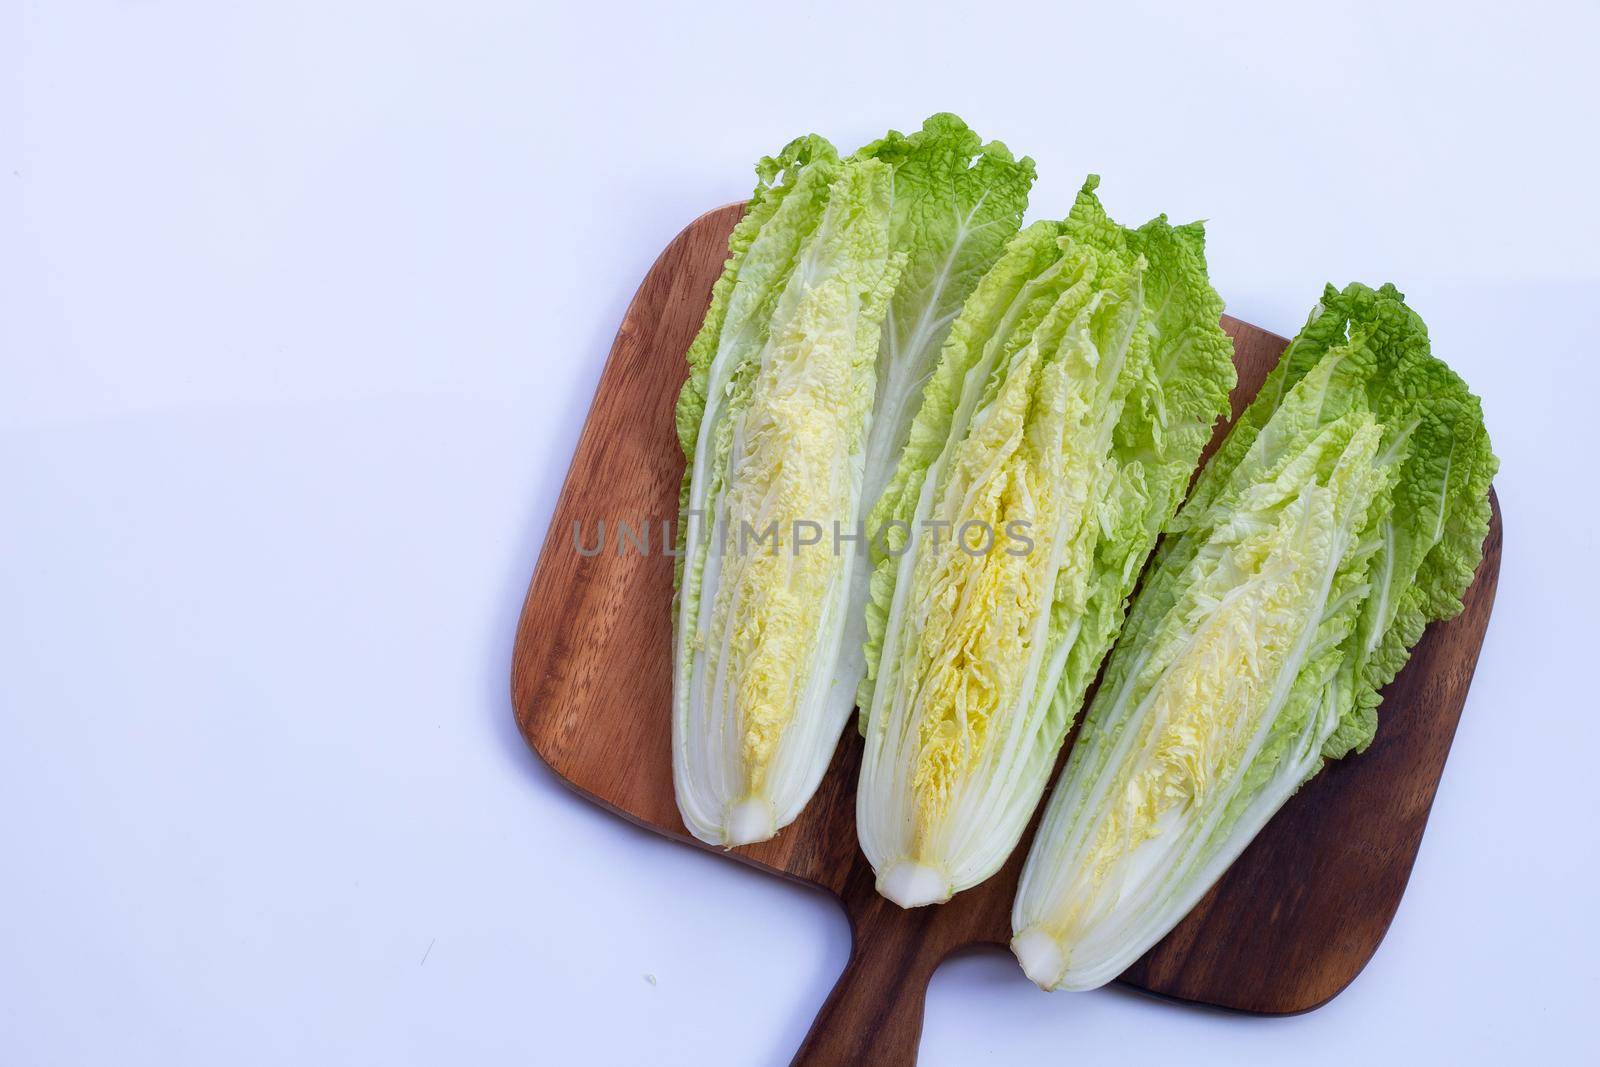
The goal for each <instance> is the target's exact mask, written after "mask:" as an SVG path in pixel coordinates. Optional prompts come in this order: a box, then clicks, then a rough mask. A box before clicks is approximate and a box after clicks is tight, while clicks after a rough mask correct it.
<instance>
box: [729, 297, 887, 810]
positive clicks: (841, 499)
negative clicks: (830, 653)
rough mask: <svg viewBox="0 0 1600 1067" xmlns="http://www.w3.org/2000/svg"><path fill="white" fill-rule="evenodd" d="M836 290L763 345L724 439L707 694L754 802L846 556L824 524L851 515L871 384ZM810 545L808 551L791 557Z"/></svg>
mask: <svg viewBox="0 0 1600 1067" xmlns="http://www.w3.org/2000/svg"><path fill="white" fill-rule="evenodd" d="M855 303H856V300H855V297H854V295H853V292H852V289H851V287H850V286H849V285H848V284H847V283H846V281H845V280H844V279H838V278H836V279H830V280H827V281H824V282H822V283H821V284H819V285H818V286H816V287H815V288H814V289H812V290H810V291H809V292H808V293H807V294H806V297H805V298H804V303H803V305H802V306H801V308H800V309H799V310H798V312H797V314H796V315H795V316H794V318H793V319H792V320H791V321H790V322H789V323H788V324H787V326H786V328H785V329H784V330H783V332H782V333H781V334H779V335H776V336H775V337H774V338H773V339H772V342H771V345H772V348H771V351H770V353H769V355H768V358H767V360H766V362H765V363H763V365H762V366H761V368H760V370H759V371H758V372H757V375H756V378H755V381H754V382H753V383H752V386H751V390H750V397H751V399H750V402H749V405H748V406H747V407H746V409H745V410H744V412H743V414H742V417H741V419H740V421H739V425H738V427H737V428H736V430H735V440H734V449H735V455H734V459H733V464H734V469H733V471H732V472H731V479H730V481H731V485H730V488H729V490H728V494H727V528H726V531H725V545H724V546H723V548H722V551H723V553H724V560H723V568H724V570H725V572H727V573H725V575H724V580H723V582H722V583H721V586H720V588H719V589H718V591H717V605H716V611H715V614H714V616H713V617H714V618H715V619H717V620H719V622H720V623H721V625H722V626H724V627H728V628H729V629H727V630H726V631H725V632H723V633H720V634H714V635H713V642H714V644H713V647H716V644H717V643H720V644H721V646H722V650H723V652H722V655H721V657H720V660H721V662H720V663H716V664H714V669H715V670H716V671H717V677H718V681H717V688H718V689H719V690H723V689H726V690H727V691H725V692H724V693H723V694H722V696H723V697H724V699H731V700H733V702H734V708H735V721H736V722H737V723H738V724H739V728H740V730H741V733H742V736H741V741H740V751H741V755H742V757H743V764H744V777H745V781H744V784H745V788H746V790H747V792H748V794H750V795H754V794H759V793H760V792H761V791H762V788H763V783H764V780H765V776H766V771H767V767H768V764H769V763H770V762H771V760H772V758H773V756H774V753H775V752H776V750H777V746H778V742H779V739H780V738H781V736H782V734H783V731H784V729H785V727H787V726H788V724H789V722H790V721H791V720H792V719H793V718H794V715H795V712H796V709H797V707H798V704H799V701H800V700H801V698H802V696H803V693H802V691H801V690H802V687H803V685H804V683H805V681H806V679H807V678H808V677H810V675H811V672H810V670H809V669H808V668H809V665H810V664H811V662H812V661H813V659H814V658H815V656H816V655H817V652H818V647H817V646H818V642H819V639H820V636H821V632H822V625H821V622H822V616H823V614H824V612H825V610H826V607H827V601H828V595H829V590H830V589H831V588H832V587H833V584H834V582H835V581H836V580H837V579H838V576H839V573H840V571H841V569H842V566H843V563H844V560H845V556H844V555H843V554H842V553H843V552H846V551H848V550H849V547H850V546H849V545H848V544H847V545H845V546H844V547H843V548H841V550H840V552H839V553H835V552H834V551H833V537H832V534H833V531H832V529H831V523H832V521H833V520H834V519H835V518H842V517H847V516H849V515H850V514H851V508H850V502H851V498H852V494H853V488H852V486H853V479H855V478H858V477H859V474H852V462H851V457H852V455H853V454H854V453H855V452H857V451H859V443H860V440H861V436H862V433H863V430H864V426H865V418H866V409H867V407H868V405H870V404H871V402H872V390H871V379H870V377H866V378H864V377H863V375H862V372H861V366H862V364H861V360H862V356H861V354H860V353H859V352H858V351H857V350H856V348H857V346H856V345H855V343H854V332H855V328H856V315H857V310H858V309H857V308H856V307H855ZM797 522H801V523H802V526H801V527H799V528H798V532H799V533H800V534H801V535H802V537H803V539H804V540H810V539H811V538H813V537H815V536H816V532H815V529H813V528H812V527H810V526H809V525H806V524H810V523H815V524H818V526H819V527H820V528H821V529H822V533H821V539H820V541H818V542H817V543H815V544H809V543H808V544H800V545H797V544H796V543H795V541H796V533H797V526H796V523H797Z"/></svg>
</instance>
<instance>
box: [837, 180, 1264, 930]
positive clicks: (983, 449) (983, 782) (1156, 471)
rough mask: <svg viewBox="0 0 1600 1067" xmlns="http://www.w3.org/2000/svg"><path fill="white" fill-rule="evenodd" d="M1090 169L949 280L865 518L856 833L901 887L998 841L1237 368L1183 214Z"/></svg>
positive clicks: (889, 891)
mask: <svg viewBox="0 0 1600 1067" xmlns="http://www.w3.org/2000/svg"><path fill="white" fill-rule="evenodd" d="M1095 185H1096V180H1095V179H1093V178H1091V179H1090V180H1089V182H1088V183H1087V184H1086V185H1085V187H1084V189H1083V191H1082V192H1081V193H1080V194H1079V198H1078V201H1077V203H1076V205H1075V206H1074V208H1073V210H1072V213H1071V215H1070V216H1069V217H1068V218H1067V219H1066V220H1065V221H1062V222H1041V223H1036V224H1034V225H1033V226H1030V227H1028V228H1027V229H1026V230H1024V231H1023V232H1022V233H1021V234H1019V235H1018V236H1017V237H1016V238H1015V239H1014V240H1013V241H1012V242H1011V244H1010V246H1009V247H1008V248H1007V250H1006V252H1005V254H1004V255H1003V256H1002V257H1001V259H1000V261H999V262H998V263H997V264H996V265H995V266H994V268H993V269H992V270H991V271H990V272H989V274H988V275H987V276H985V278H984V279H983V281H982V282H980V283H979V285H978V288H977V289H976V291H975V292H974V293H973V295H972V296H971V297H970V298H969V299H968V300H967V303H966V306H965V308H964V310H963V311H962V314H961V317H960V318H959V319H958V320H957V321H956V323H955V326H954V329H953V331H952V332H951V335H950V339H949V340H948V341H947V342H946V344H945V347H944V350H943V352H942V353H941V356H940V362H939V366H938V367H937V369H936V370H935V371H934V375H933V378H932V380H931V382H930V384H929V385H928V387H927V390H926V394H925V396H924V398H923V403H922V407H921V410H920V411H919V413H918V415H917V417H916V421H915V422H914V423H913V425H912V427H911V429H910V433H909V436H908V443H907V446H906V449H905V451H904V453H903V454H902V456H901V459H900V464H899V467H898V469H897V471H896V473H895V476H894V478H893V479H892V480H891V482H890V484H889V487H888V490H887V491H886V493H885V494H884V496H883V497H882V498H881V499H880V501H879V502H878V505H877V507H876V509H875V510H874V512H873V515H872V519H871V523H870V525H872V526H873V527H874V528H878V529H881V530H883V531H885V533H886V535H888V536H886V537H885V538H884V542H885V543H884V544H882V545H881V546H880V550H879V551H878V560H877V567H876V570H875V572H874V574H873V576H872V588H871V592H872V597H871V601H870V603H869V605H868V614H867V621H868V633H869V640H868V645H867V659H868V671H869V676H868V678H867V679H866V680H865V681H864V682H863V685H862V687H861V706H862V708H863V709H867V708H869V707H870V712H866V713H865V714H864V721H863V732H864V734H865V738H866V746H865V755H864V758H863V762H862V768H861V779H860V786H859V789H858V792H857V829H858V834H859V837H860V841H861V846H862V848H863V850H864V851H865V852H866V854H867V858H868V859H869V860H870V861H871V862H872V865H873V867H874V869H875V870H876V871H877V876H878V877H877V884H878V889H879V891H880V892H881V893H883V894H884V895H885V896H887V897H888V898H889V899H891V900H894V901H895V902H897V903H899V904H901V905H902V906H906V907H911V906H915V905H920V904H928V903H933V902H937V901H942V900H945V899H947V898H948V897H949V896H950V895H951V894H952V893H954V892H957V891H959V890H961V889H965V888H967V887H969V886H971V885H975V884H976V883H978V882H980V881H982V880H983V879H984V878H987V877H988V876H989V875H991V874H993V873H994V872H995V871H996V870H997V869H998V868H999V867H1000V865H1001V864H1002V863H1003V862H1004V861H1005V858H1006V856H1007V855H1008V854H1009V853H1010V852H1011V850H1012V848H1013V847H1015V845H1016V843H1017V840H1018V838H1019V837H1020V835H1021V833H1022V830H1023V828H1024V826H1025V825H1026V823H1027V821H1028V818H1029V816H1030V814H1031V813H1032V811H1033V808H1034V806H1035V805H1036V804H1037V802H1038V800H1039V795H1040V793H1041V792H1042V791H1043V789H1044V786H1045V781H1046V778H1047V776H1048V775H1049V772H1050V768H1051V766H1052V765H1053V762H1054V760H1055V756H1056V753H1057V751H1058V750H1059V748H1060V746H1061V742H1062V740H1063V738H1064V737H1065V735H1066V732H1067V729H1068V726H1069V725H1070V723H1071V721H1072V718H1073V717H1074V715H1075V714H1076V713H1077V710H1078V707H1079V705H1080V704H1081V702H1082V699H1083V693H1084V690H1085V688H1086V687H1087V685H1088V683H1089V681H1090V679H1091V678H1092V677H1093V674H1094V671H1095V668H1096V666H1097V665H1098V663H1099V661H1100V659H1101V657H1102V656H1103V655H1104V654H1105V651H1106V649H1107V648H1108V647H1109V646H1110V644H1111V642H1112V641H1113V640H1114V638H1115V636H1116V632H1117V629H1118V627H1119V625H1120V623H1121V621H1122V617H1123V610H1124V607H1125V603H1126V598H1127V596H1128V594H1129V592H1130V590H1131V588H1132V585H1133V582H1134V579H1135V577H1136V576H1137V575H1138V573H1139V570H1140V568H1141V567H1142V566H1143V564H1144V561H1145V558H1146V556H1147V555H1148V553H1149V551H1150V549H1151V547H1152V546H1153V545H1154V543H1155V539H1156V535H1157V532H1158V531H1159V530H1160V528H1161V526H1162V524H1163V523H1164V522H1165V521H1166V520H1167V519H1168V518H1170V517H1171V515H1172V513H1173V511H1174V510H1175V509H1176V508H1177V506H1178V502H1179V500H1180V499H1181V498H1182V496H1183V491H1184V488H1185V487H1186V485H1187V484H1188V481H1189V477H1190V475H1191V474H1192V473H1193V471H1194V467H1195V464H1196V463H1197V461H1198V459H1199V455H1200V452H1201V449H1202V448H1203V447H1204V445H1205V442H1206V441H1207V440H1208V439H1209V437H1210V434H1211V428H1212V426H1213V424H1214V423H1215V422H1216V420H1217V418H1218V416H1219V415H1221V414H1222V412H1223V411H1224V410H1225V409H1226V404H1227V396H1228V392H1229V390H1230V389H1231V388H1232V386H1233V383H1234V373H1233V364H1232V361H1231V356H1232V346H1231V344H1230V343H1229V341H1228V339H1227V337H1226V335H1224V334H1223V333H1222V331H1221V329H1220V327H1219V325H1218V317H1219V315H1220V313H1221V310H1222V302H1221V300H1220V299H1218V297H1217V295H1216V293H1215V292H1214V291H1213V290H1212V289H1211V287H1210V285H1209V284H1208V282H1207V281H1206V275H1205V262H1204V248H1203V234H1202V230H1201V227H1200V226H1199V225H1198V224H1195V225H1190V226H1180V227H1173V226H1170V225H1168V224H1167V222H1166V220H1165V219H1164V218H1158V219H1156V220H1153V221H1152V222H1150V223H1148V224H1146V225H1145V226H1143V227H1141V228H1140V229H1138V230H1128V229H1124V228H1123V227H1121V226H1118V225H1117V224H1116V223H1114V222H1112V221H1111V220H1110V219H1109V218H1108V217H1107V216H1106V214H1105V212H1104V210H1103V209H1102V208H1101V206H1100V204H1099V202H1098V200H1097V199H1096V198H1095V196H1094V188H1095Z"/></svg>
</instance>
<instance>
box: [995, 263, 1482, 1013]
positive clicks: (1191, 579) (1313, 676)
mask: <svg viewBox="0 0 1600 1067" xmlns="http://www.w3.org/2000/svg"><path fill="white" fill-rule="evenodd" d="M1495 466H1496V461H1495V458H1494V456H1493V454H1492V453H1491V451H1490V449H1489V441H1488V437H1487V435H1486V433H1485V431H1484V427H1483V419H1482V413H1481V411H1480V409H1479V404H1478V400H1477V398H1476V397H1474V396H1472V394H1471V393H1469V392H1468V391H1467V388H1466V386H1465V384H1464V383H1463V382H1462V381H1461V379H1460V378H1458V377H1457V376H1456V375H1455V374H1454V373H1453V372H1452V371H1451V370H1450V369H1449V368H1448V367H1446V366H1445V365H1444V364H1443V363H1442V362H1440V361H1439V360H1437V359H1435V358H1433V356H1432V355H1431V354H1430V353H1429V346H1428V338H1427V333H1426V330H1425V329H1424V327H1423V325H1422V322H1421V320H1420V319H1418V318H1417V316H1416V315H1415V314H1414V313H1413V312H1412V311H1411V310H1410V309H1409V308H1407V307H1406V306H1405V303H1404V300H1403V298H1402V296H1401V295H1400V294H1399V293H1398V292H1397V291H1395V289H1394V288H1393V287H1392V286H1384V287H1383V288H1382V289H1381V290H1376V291H1374V290H1372V289H1369V288H1367V287H1366V286H1361V285H1352V286H1350V287H1349V288H1347V289H1345V290H1344V291H1343V292H1339V291H1337V290H1334V289H1332V288H1329V289H1328V290H1327V292H1326V294H1325V295H1324V297H1323V302H1322V304H1320V305H1319V306H1318V307H1317V309H1316V310H1315V311H1314V312H1313V313H1312V316H1311V319H1310V321H1309V322H1308V324H1307V326H1306V329H1305V330H1304V331H1303V332H1302V333H1301V334H1300V336H1299V337H1298V338H1296V339H1295V341H1294V342H1293V343H1292V344H1291V345H1290V347H1289V348H1288V350H1287V351H1286V352H1285V354H1284V356H1283V358H1282V360H1281V362H1280V363H1279V365H1278V367H1277V369H1276V370H1274V372H1273V373H1272V375H1271V376H1270V377H1269V378H1268V379H1267V381H1266V384H1265V385H1264V386H1263V387H1262V390H1261V393H1260V395H1259V396H1258V397H1257V399H1256V400H1255V401H1254V403H1252V404H1251V406H1250V407H1249V408H1248V409H1247V410H1246V412H1245V413H1244V414H1243V415H1242V416H1241V417H1240V419H1239V422H1238V423H1237V424H1236V425H1235V426H1234V428H1233V429H1232V430H1231V431H1230V433H1229V436H1228V438H1227V440H1226V442H1225V443H1224V445H1223V446H1222V448H1221V449H1220V450H1219V451H1218V453H1217V455H1216V456H1215V457H1214V458H1213V459H1212V460H1211V462H1210V463H1208V464H1207V466H1206V469H1205V472H1204V473H1203V474H1202V476H1201V478H1200V480H1199V482H1198V484H1197V485H1196V488H1195V491H1194V493H1193V495H1192V496H1191V498H1190V499H1189V501H1188V502H1187V503H1186V504H1185V505H1184V507H1183V510H1182V511H1181V512H1180V513H1179V514H1178V515H1177V517H1176V518H1175V519H1174V521H1173V522H1172V524H1171V526H1170V528H1169V536H1168V537H1167V538H1166V540H1165V541H1164V542H1163V545H1162V548H1161V550H1160V552H1159V553H1158V554H1157V557H1156V563H1155V565H1154V566H1153V568H1152V570H1151V573H1150V575H1149V576H1148V577H1147V578H1146V579H1145V584H1144V586H1143V588H1142V589H1141V591H1140V594H1139V598H1138V600H1137V602H1136V603H1135V605H1134V607H1133V610H1132V611H1131V613H1130V615H1129V619H1128V625H1127V627H1126V629H1125V632H1124V633H1123V636H1122V639H1121V641H1120V642H1119V643H1118V645H1117V648H1116V651H1115V652H1114V653H1113V654H1112V657H1111V661H1110V663H1109V664H1108V666H1107V668H1106V673H1105V677H1104V679H1103V680H1102V682H1101V685H1100V689H1099V691H1098V693H1097V694H1096V697H1095V700H1094V702H1093V704H1092V706H1091V708H1090V710H1089V713H1088V715H1087V717H1086V718H1085V721H1084V726H1083V730H1082V732H1081V735H1080V736H1079V738H1078V741H1077V744H1076V745H1075V746H1074V748H1073V751H1072V754H1071V756H1070V757H1069V759H1068V762H1067V767H1066V769H1065V770H1064V771H1063V774H1062V779H1061V781H1060V783H1059V784H1058V785H1057V787H1056V789H1055V792H1054V794H1053V796H1052V797H1051V800H1050V804H1049V806H1048V808H1047V811H1046V814H1045V818H1044V821H1043V823H1042V824H1041V826H1040V829H1039V833H1038V836H1037V837H1036V838H1035V840H1034V844H1033V849H1032V852H1031V853H1030V855H1029V857H1028V862H1027V865H1026V867H1025V869H1024V872H1023V876H1022V883H1021V886H1020V889H1019V892H1018V895H1017V899H1016V904H1015V908H1014V910H1013V915H1012V924H1013V928H1014V931H1015V937H1014V939H1013V941H1012V947H1013V949H1014V951H1015V952H1016V954H1017V956H1018V958H1019V960H1020V961H1021V962H1022V965H1023V968H1024V970H1025V971H1027V973H1028V976H1029V977H1030V978H1032V979H1033V980H1034V981H1035V982H1037V983H1038V984H1039V985H1041V986H1043V987H1045V988H1047V989H1050V988H1054V989H1089V988H1093V987H1095V986H1099V985H1101V984H1104V983H1105V982H1108V981H1110V980H1111V979H1112V978H1115V977H1116V976H1117V975H1118V974H1119V973H1121V971H1122V970H1123V969H1125V968H1126V967H1127V966H1128V965H1129V964H1131V963H1132V962H1133V961H1134V960H1136V959H1137V958H1138V957H1139V956H1140V955H1141V954H1142V953H1143V952H1144V951H1145V950H1146V949H1148V948H1149V947H1150V946H1151V945H1153V944H1154V943H1155V942H1156V941H1157V940H1159V939H1160V938H1161V937H1162V936H1163V935H1165V934H1166V932H1167V931H1168V930H1170V929H1171V928H1172V927H1173V926H1174V925H1175V924H1176V923H1177V922H1178V920H1179V919H1181V918H1182V917H1183V915H1184V914H1185V913H1186V912H1187V911H1188V910H1189V909H1190V908H1191V907H1193V906H1194V903H1195V902H1196V901H1197V900H1198V899H1199V898H1200V896H1201V895H1202V894H1204V893H1205V891H1206V890H1207V889H1208V888H1209V887H1210V886H1211V884H1212V883H1213V882H1214V881H1215V880H1216V879H1217V877H1218V876H1219V875H1220V874H1221V873H1222V872H1223V871H1224V870H1225V869H1226V868H1227V866H1228V865H1229V864H1230V863H1232V862H1233V860H1234V858H1235V857H1237V856H1238V854H1239V853H1240V852H1241V851H1242V850H1243V849H1244V847H1245V846H1246V845H1247V844H1249V842H1250V840H1251V839H1252V838H1253V837H1254V836H1255V834H1256V833H1257V832H1258V831H1259V830H1260V828H1261V827H1262V826H1263V825H1264V824H1265V823H1266V821H1267V820H1268V819H1269V818H1271V817H1272V815H1273V813H1275V812H1276V811H1277V810H1278V808H1279V807H1280V806H1281V805H1282V804H1283V803H1284V801H1286V800H1287V799H1288V798H1289V797H1290V795H1292V794H1293V793H1294V792H1295V790H1296V789H1298V788H1299V786H1300V785H1301V783H1303V782H1304V781H1305V780H1306V779H1307V778H1309V777H1311V776H1312V775H1314V774H1315V773H1316V772H1317V771H1318V770H1319V769H1321V767H1322V765H1323V761H1324V759H1325V758H1329V757H1334V758H1336V757H1339V756H1342V755H1344V754H1345V753H1347V752H1349V751H1351V750H1357V751H1359V750H1360V749H1362V748H1365V747H1366V745H1367V743H1368V742H1370V741H1371V739H1372V735H1373V730H1374V728H1375V726H1376V717H1375V709H1376V707H1377V704H1378V701H1379V699H1380V698H1379V695H1378V690H1379V689H1380V688H1381V687H1382V686H1383V685H1385V684H1387V683H1388V681H1389V680H1390V679H1392V678H1393V677H1394V675H1395V673H1396V672H1397V671H1398V670H1399V668H1400V667H1401V666H1402V665H1403V664H1404V662H1405V660H1406V657H1407V656H1408V654H1409V649H1410V647H1411V646H1412V645H1413V644H1414V643H1415V642H1416V640H1417V638H1418V637H1419V636H1420V635H1421V632H1422V628H1423V626H1424V625H1425V624H1426V622H1427V621H1428V620H1430V619H1438V618H1445V617H1448V616H1450V615H1453V614H1455V613H1456V612H1457V611H1459V610H1460V607H1461V601H1460V597H1461V594H1462V593H1463V592H1464V591H1465V589H1466V587H1467V585H1468V583H1469V582H1470V581H1471V579H1472V575H1473V572H1474V571H1475V569H1476V567H1477V563H1478V560H1479V558H1480V553H1481V546H1482V542H1483V538H1484V535H1485V532H1486V531H1487V528H1488V517H1489V505H1488V499H1487V492H1488V486H1489V479H1490V478H1491V477H1492V475H1493V473H1494V470H1495Z"/></svg>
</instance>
